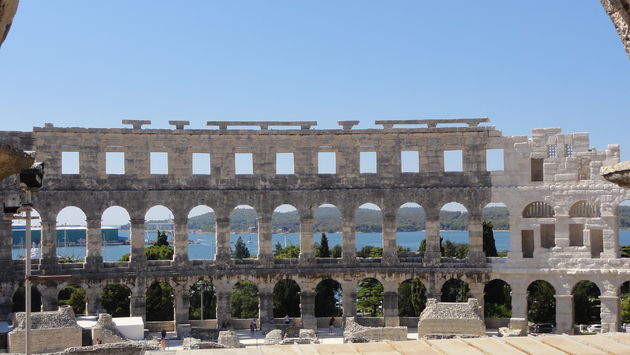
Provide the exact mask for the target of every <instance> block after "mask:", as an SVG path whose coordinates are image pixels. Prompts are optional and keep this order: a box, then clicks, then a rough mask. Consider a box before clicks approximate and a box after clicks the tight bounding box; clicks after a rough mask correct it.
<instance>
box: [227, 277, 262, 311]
mask: <svg viewBox="0 0 630 355" xmlns="http://www.w3.org/2000/svg"><path fill="white" fill-rule="evenodd" d="M230 312H231V315H232V318H234V319H248V318H249V319H251V318H257V317H258V287H256V284H255V283H253V282H251V281H248V280H242V281H239V282H237V283H236V284H235V285H234V288H233V289H232V295H231V296H230Z"/></svg>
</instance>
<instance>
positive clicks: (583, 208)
mask: <svg viewBox="0 0 630 355" xmlns="http://www.w3.org/2000/svg"><path fill="white" fill-rule="evenodd" d="M601 215H602V213H601V210H600V208H599V205H597V204H596V203H594V202H592V201H588V200H582V201H578V202H576V203H574V204H573V205H571V208H569V217H572V218H573V217H586V218H596V217H601Z"/></svg>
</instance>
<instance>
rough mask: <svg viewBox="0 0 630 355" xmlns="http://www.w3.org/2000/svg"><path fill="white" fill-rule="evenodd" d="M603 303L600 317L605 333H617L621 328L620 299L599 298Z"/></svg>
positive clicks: (616, 297) (614, 297)
mask: <svg viewBox="0 0 630 355" xmlns="http://www.w3.org/2000/svg"><path fill="white" fill-rule="evenodd" d="M599 300H600V301H601V309H600V317H601V320H602V321H601V323H602V329H603V331H604V332H617V331H619V326H620V318H621V317H620V313H619V312H620V309H619V297H618V296H617V295H602V296H599Z"/></svg>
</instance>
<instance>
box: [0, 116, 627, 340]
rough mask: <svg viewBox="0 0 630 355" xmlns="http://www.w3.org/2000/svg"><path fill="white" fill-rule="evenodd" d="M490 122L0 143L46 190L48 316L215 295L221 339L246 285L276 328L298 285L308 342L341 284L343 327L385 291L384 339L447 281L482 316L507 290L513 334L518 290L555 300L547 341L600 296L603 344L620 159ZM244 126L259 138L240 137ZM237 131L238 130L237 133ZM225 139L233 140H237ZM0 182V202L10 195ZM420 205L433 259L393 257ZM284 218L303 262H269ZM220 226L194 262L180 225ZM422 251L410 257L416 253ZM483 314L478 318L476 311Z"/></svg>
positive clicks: (615, 266)
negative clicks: (281, 212)
mask: <svg viewBox="0 0 630 355" xmlns="http://www.w3.org/2000/svg"><path fill="white" fill-rule="evenodd" d="M488 121H489V120H488V119H440V120H409V121H376V122H375V124H376V125H377V126H381V127H382V128H374V129H357V128H355V127H354V126H356V125H357V124H358V123H359V122H358V121H341V122H339V126H340V128H339V129H315V126H316V125H317V123H316V122H303V121H298V122H223V121H219V122H208V128H207V129H187V128H186V126H187V125H189V122H186V121H171V122H170V124H172V125H173V129H151V128H148V127H147V126H148V125H149V124H150V122H149V121H124V122H123V123H124V124H128V125H130V127H128V128H113V129H100V128H60V127H55V126H54V125H52V124H49V123H47V124H45V125H44V127H35V128H33V131H32V132H11V131H4V132H0V143H3V144H9V145H12V146H14V147H17V148H20V149H22V150H25V151H33V152H35V154H36V158H37V160H38V161H43V162H45V164H46V168H45V170H46V176H45V184H44V188H42V189H41V191H40V192H39V193H37V194H36V195H34V200H33V205H34V208H35V209H36V210H37V211H38V212H39V214H40V216H41V225H42V255H41V259H39V260H35V261H34V264H33V268H34V271H33V273H34V274H35V275H60V274H63V275H71V278H70V279H59V280H55V279H54V278H53V279H46V280H39V281H36V287H37V289H38V290H39V292H40V293H41V295H42V309H43V310H54V309H56V308H57V295H58V293H59V291H60V290H61V289H62V288H63V287H64V286H66V285H68V284H70V283H74V284H79V285H81V286H82V287H83V288H84V289H85V290H86V293H87V310H88V313H96V311H97V310H99V309H100V308H101V305H100V299H101V295H102V292H103V288H104V287H105V286H106V285H110V284H122V285H126V286H127V287H129V288H130V289H131V291H132V293H131V297H130V313H131V315H132V316H140V317H145V309H146V305H145V293H146V289H147V287H148V286H149V285H151V284H152V283H153V282H156V281H158V282H167V283H168V284H170V285H171V286H172V288H173V290H174V308H175V310H174V314H175V317H174V318H175V321H174V322H175V323H176V324H178V325H179V324H187V323H189V319H188V318H189V304H190V294H189V290H190V288H191V286H192V285H193V284H194V283H195V282H197V281H199V280H208V281H212V283H213V285H214V287H215V288H216V294H217V313H216V314H217V323H218V324H222V322H225V321H229V320H230V319H231V315H230V292H231V290H232V288H233V287H234V285H235V284H236V283H237V282H239V281H241V280H250V281H253V282H254V283H255V284H256V286H257V287H258V292H259V298H260V301H259V315H260V320H261V322H266V321H268V320H270V319H271V318H272V317H273V303H272V297H273V296H272V292H273V288H274V285H275V284H276V282H278V281H279V280H282V279H286V278H289V279H292V280H294V281H296V282H297V283H298V285H299V287H300V290H301V291H300V303H301V304H300V307H301V321H302V323H303V325H304V326H305V327H311V328H312V327H316V326H317V324H316V322H317V319H316V318H315V313H314V299H315V296H316V285H317V284H318V283H319V282H320V281H322V280H324V279H333V280H336V281H338V282H339V283H340V284H341V286H342V290H343V298H342V308H343V315H344V316H354V315H355V314H356V313H357V306H356V299H357V283H358V282H359V281H360V280H362V279H364V278H368V277H369V278H375V279H377V280H379V281H380V282H381V283H382V285H383V287H384V301H383V313H384V317H383V318H384V320H383V321H382V323H384V324H385V325H388V326H395V325H399V324H401V318H400V317H399V315H398V288H399V285H400V284H401V283H402V282H404V281H405V280H409V279H413V278H418V279H420V280H421V281H422V283H423V284H424V285H425V287H426V289H427V296H428V297H433V298H438V299H439V298H440V292H441V291H440V290H441V288H442V285H443V284H444V283H445V282H447V281H448V280H450V279H459V280H463V281H465V282H466V283H467V284H468V285H469V287H470V291H471V294H472V296H473V297H475V298H478V299H480V300H483V298H484V288H485V286H486V285H487V284H488V282H490V281H491V280H495V279H500V280H503V281H505V282H507V283H508V284H509V285H510V287H511V290H512V291H511V292H512V294H511V296H512V297H511V300H512V301H511V302H512V305H511V308H512V318H511V319H510V320H509V322H510V327H512V328H517V329H522V328H524V327H526V324H527V288H528V286H529V285H530V284H531V283H532V282H534V281H536V280H544V281H547V282H548V283H550V284H551V285H552V286H553V288H554V290H555V302H556V315H555V319H556V324H557V326H556V328H555V331H556V332H558V333H571V332H572V329H573V325H574V312H573V299H572V289H573V287H574V286H575V285H576V284H577V283H578V282H580V281H582V280H589V281H591V282H593V283H595V284H596V285H597V287H598V288H599V290H600V293H601V296H600V301H601V323H602V327H603V328H604V330H607V331H616V330H618V329H619V327H620V326H621V324H620V287H621V285H622V284H623V283H624V282H626V281H629V280H630V259H624V258H621V257H620V246H619V236H618V216H617V207H618V205H619V204H620V203H621V202H622V201H624V200H628V199H630V192H629V191H630V190H624V189H622V188H620V187H619V186H617V185H615V184H612V183H610V182H607V181H606V180H604V179H603V178H602V177H601V176H600V168H601V167H602V166H605V165H612V164H615V163H618V162H619V155H620V154H619V146H618V145H609V146H608V147H607V149H605V150H597V149H595V148H592V147H590V146H589V137H588V134H587V133H570V134H567V133H562V132H561V130H560V129H559V128H543V129H534V130H533V131H532V136H531V137H527V136H503V135H502V133H501V132H500V131H499V130H497V129H496V128H495V127H493V126H490V125H489V124H488ZM242 126H253V127H254V128H256V129H242ZM231 127H232V128H231ZM233 127H237V128H238V127H241V128H238V129H233ZM491 149H500V150H502V151H503V160H504V164H503V170H501V171H487V170H488V169H487V164H486V151H487V150H491ZM409 151H411V152H418V154H417V155H416V156H417V157H418V163H419V171H417V172H402V169H401V166H402V164H403V163H402V160H401V152H409ZM448 151H456V152H459V153H460V154H461V156H462V161H463V164H462V169H461V170H462V171H445V163H444V156H445V152H448ZM63 152H78V156H79V171H78V173H76V174H62V161H61V157H62V153H63ZM111 152H118V153H123V154H124V162H125V163H124V174H117V175H113V174H107V172H106V157H107V156H108V154H107V153H111ZM151 152H162V153H166V154H167V156H168V173H167V174H161V175H158V174H151V167H150V153H151ZM320 152H327V153H334V156H335V160H334V161H335V164H336V167H335V169H333V171H332V172H331V173H328V174H322V173H320V171H319V169H318V156H319V154H318V153H320ZM362 152H371V153H374V154H375V155H376V157H377V160H376V161H377V164H376V172H374V173H361V171H360V169H359V166H360V156H361V153H362ZM193 153H209V154H211V156H212V161H211V162H212V165H211V169H210V173H209V174H206V175H199V174H193V171H192V155H193ZM238 153H251V154H252V156H253V172H252V174H237V172H236V170H235V154H238ZM278 153H292V154H293V158H294V172H293V174H283V175H278V174H276V157H277V154H278ZM16 189H17V183H16V181H15V180H11V179H7V180H5V181H4V182H3V185H2V194H3V195H7V194H10V193H13V192H15V191H16ZM368 202H369V203H373V204H375V205H377V206H378V207H379V208H380V209H381V211H382V218H383V220H382V245H383V256H382V258H357V257H356V244H355V243H356V240H355V225H356V221H355V214H356V211H357V208H358V207H359V206H361V205H363V204H364V203H368ZM411 202H413V203H417V204H419V205H421V206H422V207H423V208H424V211H425V214H426V229H425V233H426V242H427V247H426V252H424V253H422V254H418V255H416V256H414V257H407V256H402V255H401V256H399V255H398V252H397V251H398V248H397V243H396V216H397V211H398V209H399V208H400V206H402V205H403V204H405V203H411ZM450 202H457V203H460V204H462V205H463V206H465V208H466V209H467V210H468V213H469V221H468V235H469V241H468V242H469V245H470V250H469V253H468V257H467V258H466V259H463V260H458V259H451V258H445V257H441V255H440V218H439V211H440V209H441V207H442V206H443V205H445V204H447V203H450ZM490 203H503V204H505V206H507V209H508V210H509V215H510V217H509V228H510V230H509V239H510V240H509V242H510V250H509V252H508V255H507V257H485V254H484V252H483V249H482V247H483V246H482V244H483V242H482V210H483V208H484V207H485V206H486V205H488V204H490ZM283 204H288V205H292V206H294V207H295V208H296V209H297V210H298V212H299V219H300V255H299V258H297V259H286V260H278V259H274V258H273V256H272V255H273V254H272V243H271V237H272V224H271V216H272V213H273V211H274V209H275V208H276V207H277V206H280V205H283ZM322 204H332V205H334V206H336V207H337V208H338V209H339V211H340V212H341V215H342V221H343V224H342V225H343V227H342V232H343V238H342V239H343V245H342V258H339V259H330V258H328V259H322V258H316V257H314V253H313V245H314V237H313V235H314V227H313V226H314V223H313V221H314V211H315V210H316V209H317V208H318V206H321V205H322ZM155 205H163V206H166V207H167V208H169V209H170V210H171V211H172V213H173V217H174V219H173V220H174V249H175V252H174V257H173V260H157V261H154V260H146V257H145V253H144V235H145V231H144V228H145V213H146V211H147V210H148V209H149V208H150V207H152V206H155ZM199 205H205V206H209V207H211V208H212V209H213V210H214V211H215V213H216V240H217V254H216V257H215V258H214V259H213V260H191V259H189V257H188V219H187V216H188V213H189V211H190V210H191V209H192V208H194V207H195V206H199ZM238 205H249V206H252V207H253V208H254V209H255V210H256V214H257V233H258V245H259V252H258V255H257V257H256V258H253V259H246V260H235V259H233V258H231V251H230V247H231V245H230V230H229V225H230V217H229V216H230V212H231V211H232V210H233V209H234V208H235V207H236V206H238ZM67 206H76V207H78V208H80V209H81V210H82V211H83V212H84V213H85V215H86V216H87V219H86V220H87V243H86V244H87V255H86V258H85V261H84V262H83V263H59V262H58V258H57V240H56V220H57V214H58V213H59V211H60V210H62V209H63V208H64V207H67ZM111 206H121V207H123V208H124V209H126V210H127V212H128V213H129V215H130V225H131V226H130V230H131V257H130V261H129V262H108V261H103V256H102V249H103V247H102V241H101V231H100V228H101V216H102V214H103V211H104V210H106V209H107V208H109V207H111ZM11 241H12V238H11V221H10V220H9V219H5V220H2V221H0V265H1V268H2V270H3V272H2V274H1V275H0V315H1V316H2V317H6V315H7V314H8V313H9V312H11V310H12V297H13V294H14V292H15V291H16V290H17V288H18V287H19V285H20V282H21V280H23V277H24V276H23V275H24V261H23V260H14V259H12V247H13V246H12V242H11ZM418 242H419V241H418ZM482 303H483V302H482Z"/></svg>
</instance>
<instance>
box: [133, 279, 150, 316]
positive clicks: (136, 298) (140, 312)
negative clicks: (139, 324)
mask: <svg viewBox="0 0 630 355" xmlns="http://www.w3.org/2000/svg"><path fill="white" fill-rule="evenodd" d="M146 293H147V288H146V280H145V279H140V278H138V279H136V284H135V286H134V287H133V288H132V289H131V296H130V298H129V313H130V315H131V316H132V317H142V320H143V321H145V320H146V312H147V311H146V306H147V305H146Z"/></svg>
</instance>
